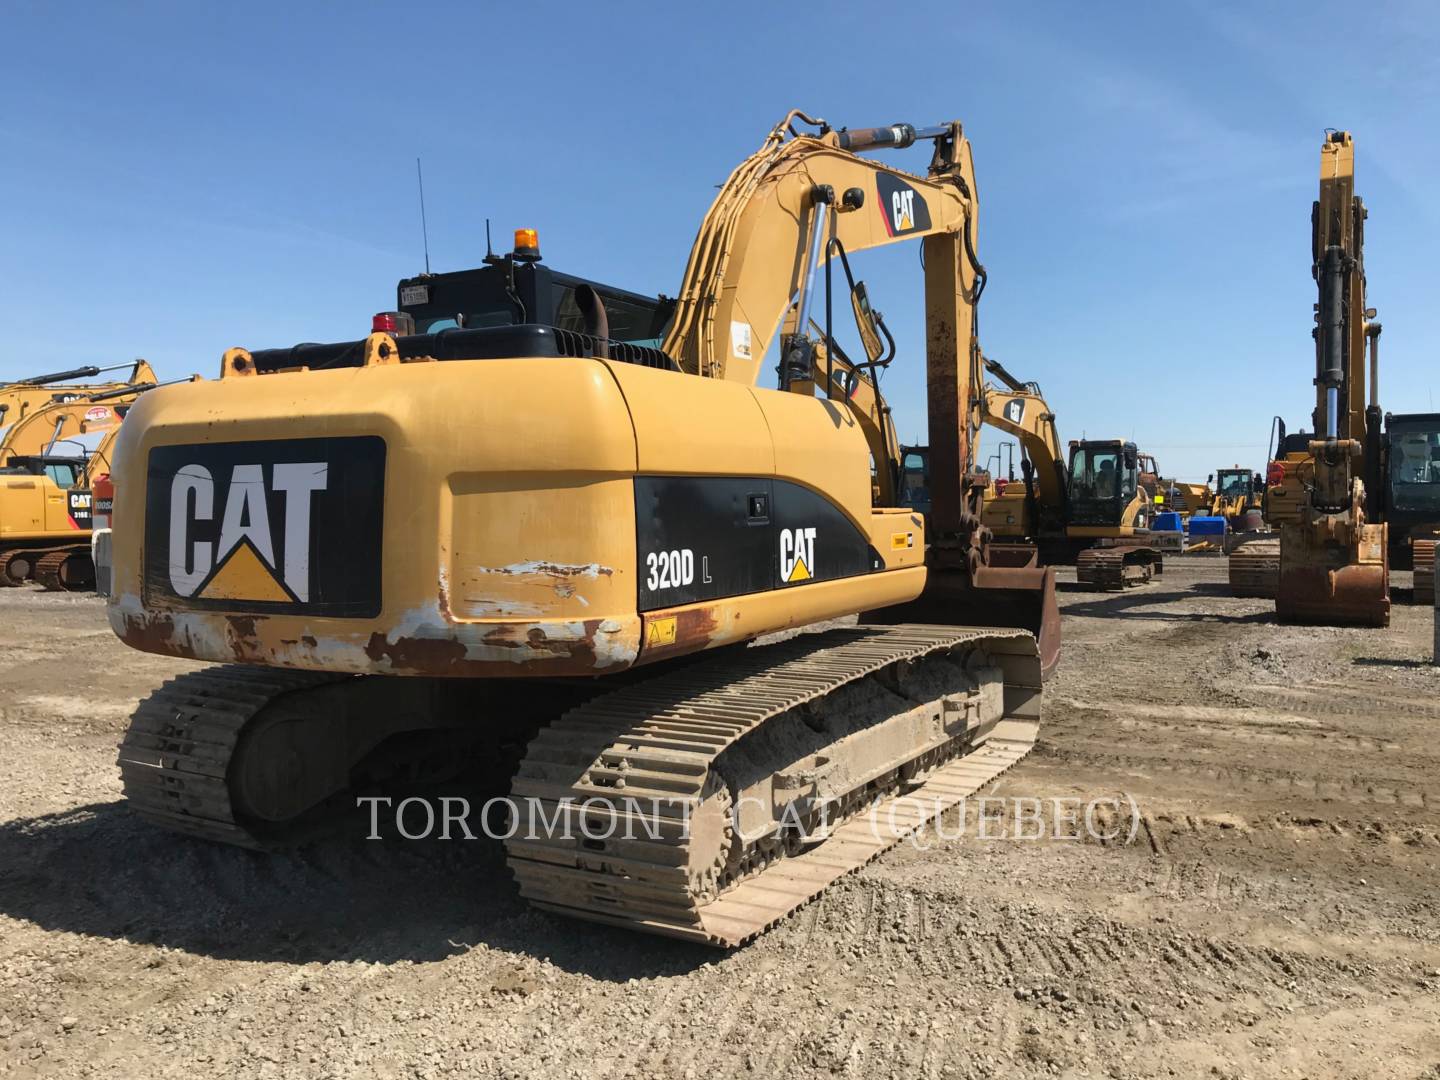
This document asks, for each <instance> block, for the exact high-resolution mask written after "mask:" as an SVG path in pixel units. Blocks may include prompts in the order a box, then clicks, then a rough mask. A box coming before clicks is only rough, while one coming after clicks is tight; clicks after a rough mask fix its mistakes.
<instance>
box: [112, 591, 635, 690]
mask: <svg viewBox="0 0 1440 1080" xmlns="http://www.w3.org/2000/svg"><path fill="white" fill-rule="evenodd" d="M108 616H109V619H110V625H111V627H112V629H114V631H115V633H116V634H117V635H118V636H119V637H120V638H121V639H122V640H123V641H125V643H126V644H128V645H131V646H133V647H134V648H137V649H141V650H143V651H146V652H153V653H160V654H162V655H169V656H183V657H187V658H190V659H197V660H215V661H222V662H223V661H232V662H233V661H238V662H241V663H252V664H268V665H273V666H276V667H296V668H306V669H312V670H320V671H352V672H361V673H379V674H407V675H456V676H466V677H482V678H483V677H491V676H514V675H551V674H553V675H593V674H595V673H597V672H601V671H612V670H616V669H619V668H623V667H628V666H629V665H630V664H632V663H634V662H635V659H636V656H637V655H638V654H639V641H640V626H639V619H638V617H637V618H635V619H633V620H631V619H603V620H602V619H587V620H554V621H535V620H525V621H514V622H508V621H507V622H496V621H484V622H479V621H476V622H456V621H454V620H453V619H451V618H448V617H447V613H446V611H445V609H444V608H443V607H442V606H441V604H440V603H439V602H438V599H437V601H435V602H432V603H430V604H428V605H425V606H422V607H419V608H415V609H412V610H410V611H407V612H405V613H404V614H403V615H401V616H400V617H399V619H398V620H395V621H394V622H393V624H391V625H390V627H389V629H388V631H383V632H382V631H380V630H376V629H375V628H374V627H375V623H374V622H370V621H358V620H357V621H353V622H352V621H351V620H339V619H322V620H315V621H313V622H311V621H307V620H304V619H302V618H297V617H295V616H278V617H274V618H269V617H266V616H263V615H254V616H250V615H246V616H235V615H226V614H222V613H216V612H208V611H206V612H201V611H174V610H166V611H147V610H146V609H145V607H144V605H143V603H142V602H141V600H140V598H139V597H137V596H135V595H133V594H123V595H117V596H116V597H114V598H113V599H112V601H111V603H110V604H109V606H108ZM336 627H344V628H345V630H344V631H343V632H339V633H337V632H335V629H336ZM350 627H354V628H353V629H349V628H350ZM297 631H299V632H298V633H297Z"/></svg>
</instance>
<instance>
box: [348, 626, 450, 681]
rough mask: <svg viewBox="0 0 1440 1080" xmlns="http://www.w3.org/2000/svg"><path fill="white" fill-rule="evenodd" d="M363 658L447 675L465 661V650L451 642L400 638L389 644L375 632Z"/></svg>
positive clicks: (380, 634)
mask: <svg viewBox="0 0 1440 1080" xmlns="http://www.w3.org/2000/svg"><path fill="white" fill-rule="evenodd" d="M365 655H366V656H368V657H369V658H370V659H371V660H373V661H374V662H375V663H377V664H379V663H383V662H385V661H386V660H388V661H389V662H390V666H391V667H396V668H402V669H405V670H409V671H418V672H424V673H426V674H434V675H444V674H448V673H449V672H450V671H451V669H453V668H454V667H455V666H456V665H457V664H460V663H463V662H464V660H465V646H464V645H462V644H461V643H460V642H458V641H454V640H452V639H450V638H415V637H402V638H396V639H395V640H394V641H391V640H390V639H389V638H387V637H386V636H385V635H384V634H382V633H380V632H379V631H378V630H377V631H376V632H375V633H373V634H371V635H370V641H369V643H368V644H366V646H365Z"/></svg>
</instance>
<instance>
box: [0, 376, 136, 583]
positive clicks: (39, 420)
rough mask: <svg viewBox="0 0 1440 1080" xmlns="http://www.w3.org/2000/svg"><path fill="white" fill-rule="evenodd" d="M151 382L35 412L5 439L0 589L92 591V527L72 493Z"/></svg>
mask: <svg viewBox="0 0 1440 1080" xmlns="http://www.w3.org/2000/svg"><path fill="white" fill-rule="evenodd" d="M146 373H147V374H148V375H150V379H151V381H146V382H139V383H133V384H127V385H124V386H119V387H116V388H114V389H109V390H102V391H98V392H87V393H85V394H83V395H74V394H66V395H64V396H63V397H62V399H60V400H55V401H51V402H50V403H48V404H46V405H43V406H40V407H38V408H34V409H32V410H30V411H28V412H27V413H26V415H25V416H24V418H23V419H21V420H20V421H19V422H17V423H15V424H12V425H10V426H9V427H7V428H6V429H5V431H4V434H3V437H0V585H6V586H9V585H23V584H25V583H26V582H28V581H37V582H39V583H40V584H41V585H43V586H44V587H46V588H47V589H53V590H76V589H88V588H90V587H91V586H92V585H93V583H94V567H93V563H92V559H91V554H90V549H89V548H90V526H89V523H88V520H86V519H85V515H84V514H83V513H81V514H80V515H79V516H77V515H76V512H75V511H76V510H77V509H80V507H78V506H77V500H76V499H75V498H74V497H73V494H72V492H73V489H75V488H76V487H77V485H79V484H80V483H81V481H82V477H83V475H84V474H85V472H86V468H87V463H88V459H89V458H90V456H91V455H92V454H93V453H94V452H95V451H96V450H97V449H99V448H100V447H102V446H106V447H108V445H109V444H110V442H111V439H110V436H111V435H112V434H113V432H114V430H115V429H116V428H117V427H118V426H119V424H120V421H121V420H122V419H123V418H124V416H125V414H126V411H127V410H128V409H129V408H130V406H131V405H132V404H134V402H135V400H136V398H138V397H139V396H140V395H141V394H143V393H146V392H148V391H150V390H153V389H154V388H155V387H156V386H157V385H162V384H157V383H155V382H154V381H153V373H150V372H149V368H148V365H147V366H146Z"/></svg>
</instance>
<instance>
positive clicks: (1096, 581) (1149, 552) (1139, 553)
mask: <svg viewBox="0 0 1440 1080" xmlns="http://www.w3.org/2000/svg"><path fill="white" fill-rule="evenodd" d="M1164 568H1165V566H1164V562H1163V560H1162V557H1161V555H1160V553H1159V552H1158V551H1156V550H1155V549H1154V548H1150V547H1143V546H1139V545H1130V546H1115V547H1092V548H1086V549H1085V550H1084V551H1082V552H1080V554H1079V555H1078V556H1076V559H1075V580H1076V581H1077V582H1079V583H1080V584H1081V585H1088V586H1089V587H1090V588H1092V589H1099V590H1102V591H1106V592H1119V591H1121V590H1124V589H1129V588H1135V587H1137V586H1140V585H1148V584H1149V583H1150V582H1151V581H1152V580H1153V579H1155V578H1157V577H1159V576H1160V575H1161V574H1162V573H1163V572H1164Z"/></svg>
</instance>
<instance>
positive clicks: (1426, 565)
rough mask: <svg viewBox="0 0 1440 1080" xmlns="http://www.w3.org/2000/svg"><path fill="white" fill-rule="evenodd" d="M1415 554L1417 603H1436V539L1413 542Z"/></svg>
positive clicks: (1415, 594)
mask: <svg viewBox="0 0 1440 1080" xmlns="http://www.w3.org/2000/svg"><path fill="white" fill-rule="evenodd" d="M1413 551H1414V556H1415V562H1414V570H1415V592H1414V601H1415V603H1417V604H1426V605H1431V606H1433V605H1434V603H1435V541H1434V540H1416V541H1414V542H1413Z"/></svg>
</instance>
